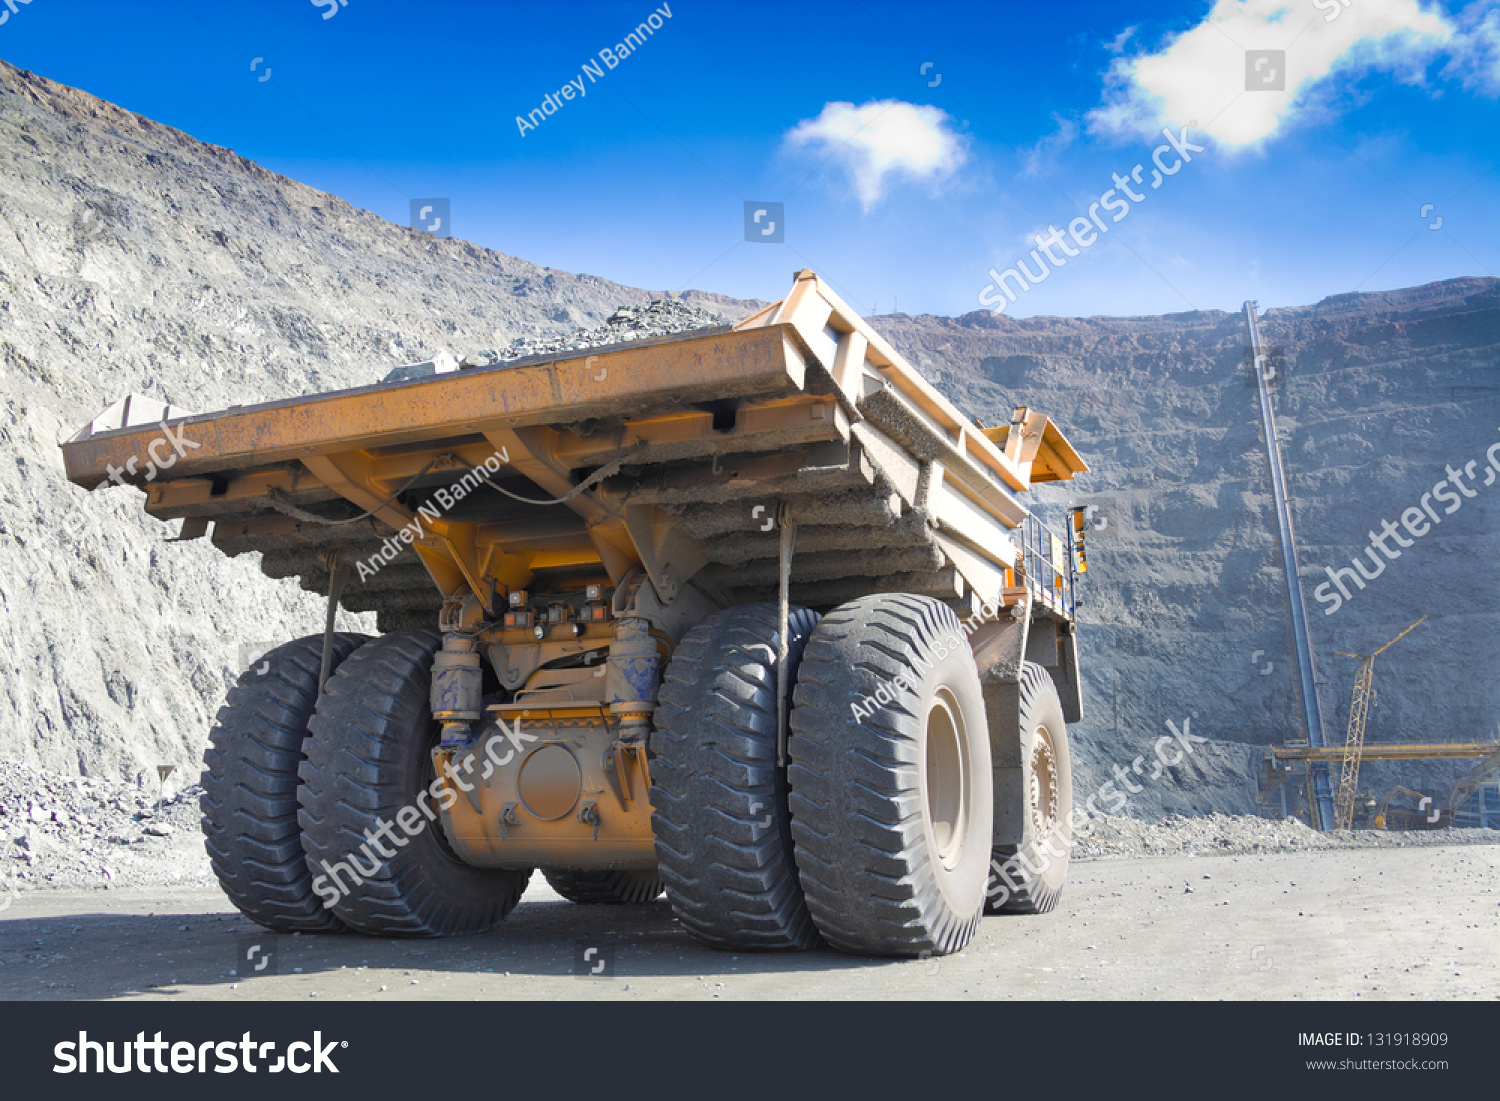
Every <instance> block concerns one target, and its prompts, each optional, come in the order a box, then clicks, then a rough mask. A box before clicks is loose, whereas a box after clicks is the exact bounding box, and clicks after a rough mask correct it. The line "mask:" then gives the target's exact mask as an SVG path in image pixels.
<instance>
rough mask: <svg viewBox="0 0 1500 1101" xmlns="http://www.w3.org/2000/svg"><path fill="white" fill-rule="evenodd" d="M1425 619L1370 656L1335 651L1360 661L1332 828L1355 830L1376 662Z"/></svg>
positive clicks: (1355, 676) (1351, 704)
mask: <svg viewBox="0 0 1500 1101" xmlns="http://www.w3.org/2000/svg"><path fill="white" fill-rule="evenodd" d="M1426 618H1427V617H1426V616H1425V615H1424V616H1423V617H1422V618H1421V619H1419V620H1417V622H1416V623H1413V624H1412V625H1411V626H1410V627H1408V628H1407V629H1406V630H1404V631H1402V632H1401V633H1400V634H1399V635H1397V636H1396V637H1395V638H1393V639H1391V641H1389V642H1387V643H1386V644H1385V645H1384V646H1382V647H1381V648H1380V649H1378V650H1376V651H1375V652H1374V653H1373V654H1347V653H1345V652H1344V651H1342V650H1335V651H1334V653H1336V654H1338V655H1339V656H1340V657H1345V658H1359V659H1360V667H1359V671H1358V672H1356V673H1355V674H1354V698H1353V700H1351V701H1350V704H1349V732H1348V733H1347V734H1346V735H1345V737H1344V767H1343V769H1342V771H1341V772H1340V773H1339V790H1338V795H1337V796H1336V797H1335V798H1334V802H1333V822H1334V829H1338V830H1347V829H1353V828H1354V796H1355V791H1356V789H1357V788H1358V787H1359V760H1360V756H1361V755H1362V753H1363V751H1364V747H1365V720H1366V719H1367V718H1369V715H1370V705H1371V704H1373V703H1374V702H1375V689H1374V687H1373V683H1374V680H1375V659H1376V658H1378V657H1379V656H1380V655H1381V654H1383V653H1385V652H1386V651H1387V650H1389V649H1390V648H1391V647H1392V646H1394V645H1396V643H1398V642H1400V641H1401V640H1402V639H1403V638H1405V637H1406V636H1407V635H1408V634H1410V633H1411V632H1412V631H1413V630H1414V629H1415V628H1416V627H1417V626H1418V624H1420V623H1422V622H1423V621H1424V620H1426Z"/></svg>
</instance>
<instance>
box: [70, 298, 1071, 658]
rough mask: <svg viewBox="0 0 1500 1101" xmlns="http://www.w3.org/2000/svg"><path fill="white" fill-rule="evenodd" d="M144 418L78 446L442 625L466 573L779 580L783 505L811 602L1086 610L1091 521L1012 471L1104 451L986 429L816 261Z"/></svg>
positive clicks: (744, 582)
mask: <svg viewBox="0 0 1500 1101" xmlns="http://www.w3.org/2000/svg"><path fill="white" fill-rule="evenodd" d="M120 420H121V426H120V427H110V426H109V424H108V422H105V423H101V422H98V421H96V422H94V423H93V424H91V425H89V426H88V427H86V428H85V429H84V430H83V431H81V432H80V433H79V434H78V435H77V436H76V437H75V438H74V439H73V440H71V441H70V442H69V443H67V444H66V445H64V448H63V451H64V456H65V462H66V467H67V473H68V477H69V479H70V480H71V481H73V482H75V483H76V484H79V485H82V486H86V487H90V488H93V487H96V486H99V485H100V484H101V483H104V482H107V481H110V480H113V481H115V482H124V483H130V484H134V485H137V486H139V487H141V488H143V489H144V490H145V491H146V494H147V499H146V510H147V511H148V512H149V513H151V515H153V516H156V517H158V518H159V519H161V520H173V519H181V520H183V521H184V525H183V530H182V533H181V535H180V538H182V539H190V538H198V537H202V536H204V535H208V534H209V528H210V524H211V525H212V531H211V536H210V537H211V539H212V541H213V543H214V545H215V546H217V547H218V548H219V549H220V550H222V551H223V552H224V553H226V554H229V555H239V554H243V553H245V552H247V551H259V552H261V554H262V556H263V557H262V560H261V567H262V569H263V570H264V571H265V572H266V573H267V574H268V575H270V576H272V577H297V578H299V579H300V582H301V584H302V586H303V587H304V588H306V589H309V590H313V591H317V592H326V591H327V590H328V588H329V584H330V565H331V564H332V563H336V562H338V561H342V562H343V563H344V564H345V565H347V566H349V567H350V569H351V570H357V573H358V578H357V580H356V579H352V578H351V582H350V584H349V585H348V586H347V587H346V588H345V589H344V591H343V594H342V603H343V605H344V607H346V608H348V609H349V610H351V611H356V612H358V611H375V612H377V613H378V614H379V623H380V627H381V630H383V631H391V630H395V629H398V628H401V627H404V626H427V625H431V624H434V623H435V622H436V621H437V617H438V613H439V611H440V609H441V608H442V606H443V602H444V600H445V598H448V597H454V596H462V595H467V594H468V593H470V592H472V593H473V594H474V595H476V596H478V597H479V598H480V600H481V601H484V602H486V603H489V602H491V601H493V599H494V595H495V587H496V585H497V584H501V585H504V586H506V587H510V588H535V589H538V590H541V589H545V588H546V587H547V586H548V585H549V584H550V583H551V582H552V581H557V582H558V583H563V582H571V581H573V580H576V579H578V578H580V577H589V576H600V575H604V574H607V575H608V577H609V579H610V580H611V581H614V582H619V581H620V580H621V578H623V577H624V576H625V575H627V574H628V573H629V572H630V571H631V570H632V569H634V568H636V567H641V568H644V569H645V570H646V572H647V573H648V574H649V576H650V578H651V580H652V582H653V583H654V584H655V586H656V588H657V590H658V592H659V593H660V594H661V596H662V598H663V599H664V600H671V599H672V598H673V596H674V594H676V593H677V592H679V591H680V590H681V588H682V586H684V585H685V584H687V583H689V582H691V583H692V584H693V585H695V586H696V587H698V588H699V589H700V590H702V591H703V592H704V593H706V594H708V595H709V596H710V597H712V598H714V599H716V600H718V601H719V602H721V603H724V604H738V603H745V602H749V601H754V600H761V599H775V597H776V593H777V589H778V582H779V577H778V553H779V546H780V534H779V532H778V527H780V526H781V525H784V524H795V526H796V535H795V554H794V556H793V558H792V562H791V579H790V580H791V599H792V600H793V601H795V602H796V603H799V604H802V605H806V606H809V607H813V608H824V607H829V606H832V605H836V604H839V603H841V602H844V601H847V600H850V599H853V598H855V597H858V596H862V595H865V594H868V593H874V592H913V593H925V594H929V595H932V596H935V597H938V598H940V599H943V600H948V601H956V602H959V606H960V607H972V608H973V609H974V610H976V611H977V609H978V608H979V606H980V605H981V604H982V603H989V604H991V605H1001V604H1005V603H1014V602H1016V601H1018V600H1020V599H1022V598H1024V597H1027V596H1028V595H1029V597H1030V600H1031V603H1032V605H1033V607H1034V608H1035V609H1036V610H1038V611H1044V610H1050V614H1051V615H1052V616H1054V617H1055V618H1060V619H1068V618H1071V616H1072V607H1073V604H1072V592H1071V586H1072V576H1073V572H1074V569H1075V566H1076V563H1075V561H1074V559H1073V544H1072V540H1071V539H1070V538H1067V539H1058V538H1057V537H1056V536H1054V535H1052V534H1051V533H1048V532H1046V531H1045V530H1044V529H1042V528H1040V527H1039V526H1038V525H1036V523H1035V521H1034V520H1032V519H1031V517H1030V516H1029V512H1028V510H1027V508H1026V507H1025V506H1024V505H1023V504H1022V503H1021V502H1020V501H1019V500H1018V498H1017V496H1016V495H1017V494H1018V493H1020V492H1024V491H1025V490H1027V489H1029V488H1030V486H1031V484H1032V483H1033V482H1042V481H1052V480H1059V479H1067V478H1071V477H1073V475H1074V474H1076V473H1079V472H1081V471H1085V470H1086V469H1087V467H1086V466H1085V464H1084V463H1083V461H1082V460H1081V459H1080V458H1079V456H1078V454H1077V453H1076V452H1075V451H1074V450H1073V448H1072V447H1071V446H1070V445H1069V443H1068V442H1067V440H1066V439H1065V438H1064V437H1063V435H1062V433H1061V432H1060V431H1059V430H1058V429H1057V428H1056V427H1055V426H1054V425H1053V424H1052V423H1051V422H1050V421H1049V420H1048V419H1047V418H1046V417H1045V416H1043V415H1041V414H1038V413H1033V412H1030V411H1029V410H1027V409H1026V408H1025V407H1021V408H1019V409H1018V410H1017V411H1016V415H1015V417H1014V419H1013V420H1012V423H1010V424H1009V425H1002V426H999V427H996V428H982V427H981V426H979V425H978V424H977V423H976V422H975V421H974V420H973V419H972V418H970V417H967V416H965V415H964V414H962V413H961V412H960V411H959V410H958V409H957V408H955V407H954V406H953V405H952V403H950V402H949V401H948V400H947V399H946V398H944V397H943V396H942V395H940V394H939V393H938V392H937V391H936V390H934V389H933V387H932V386H931V385H930V384H929V383H927V382H926V381H925V380H924V379H923V378H922V377H921V376H920V375H919V374H918V373H917V372H916V371H915V370H914V369H913V368H912V367H911V366H910V365H909V364H907V363H906V362H905V361H903V360H902V359H901V357H900V356H899V355H897V353H896V352H895V351H894V350H893V349H892V348H891V347H890V345H888V344H887V343H886V342H885V341H884V340H883V339H881V337H880V336H879V335H878V334H877V333H875V332H874V331H873V330H872V329H871V328H870V327H869V326H868V325H866V324H865V323H864V322H863V321H862V320H861V319H860V318H859V317H858V316H857V315H856V314H855V313H854V312H853V311H852V310H850V309H849V308H848V307H847V306H846V305H845V304H844V303H843V302H842V301H841V300H840V299H839V298H838V297H837V296H836V295H835V294H834V293H833V292H832V291H831V290H830V289H829V288H828V287H827V286H826V285H825V284H824V283H823V282H822V281H820V280H819V279H818V278H817V277H816V276H815V275H814V274H813V273H811V272H809V271H803V272H800V273H798V275H797V276H796V281H795V283H794V285H793V287H792V290H791V292H790V293H789V294H788V295H787V297H786V298H785V299H783V300H782V301H780V302H777V303H775V304H774V305H772V306H769V307H767V308H766V309H764V310H762V311H760V312H759V313H757V314H755V315H754V316H752V317H750V318H747V319H746V320H744V321H742V322H740V323H739V324H737V325H734V326H724V327H718V328H712V329H701V330H696V331H693V332H688V333H683V334H679V335H676V336H671V337H664V338H660V339H652V340H642V341H637V342H634V343H629V344H623V345H617V346H612V347H607V348H599V349H595V350H593V351H590V352H588V353H587V354H575V355H570V356H564V357H551V358H533V359H529V360H521V361H516V362H511V363H506V364H500V365H496V366H492V367H477V368H470V369H465V370H462V371H459V372H454V373H449V374H443V375H437V376H434V377H432V378H425V379H418V380H412V381H406V382H395V383H385V384H380V385H374V386H366V387H361V388H358V389H353V390H343V391H338V392H334V393H325V394H316V395H312V396H309V397H304V398H295V399H290V400H286V401H277V402H270V403H267V404H263V405H255V406H246V407H240V408H231V409H228V410H225V411H223V412H219V413H211V414H206V415H200V416H180V417H169V419H167V420H165V421H164V422H162V423H161V424H157V423H151V424H145V425H133V424H129V423H128V421H129V418H128V417H121V418H120ZM168 429H170V432H167V430H168ZM164 436H165V437H166V438H167V440H168V442H170V441H171V440H174V439H175V440H177V441H178V442H177V443H176V444H175V450H174V449H173V447H168V446H166V445H165V444H164V443H163V439H164ZM178 452H180V453H181V454H180V457H179V456H178V455H177V453H178ZM167 458H171V460H172V461H171V462H170V465H167V463H166V462H165V460H166V459H167ZM486 464H488V465H486ZM476 471H477V472H479V473H477V474H476ZM481 475H482V477H481ZM580 487H582V488H580ZM366 514H368V515H366ZM356 518H357V519H356Z"/></svg>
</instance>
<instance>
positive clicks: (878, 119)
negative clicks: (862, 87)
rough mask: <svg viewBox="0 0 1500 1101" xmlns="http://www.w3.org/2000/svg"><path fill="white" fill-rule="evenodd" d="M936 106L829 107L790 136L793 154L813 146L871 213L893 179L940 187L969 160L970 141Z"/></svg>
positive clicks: (877, 104)
mask: <svg viewBox="0 0 1500 1101" xmlns="http://www.w3.org/2000/svg"><path fill="white" fill-rule="evenodd" d="M951 123H952V120H951V119H950V118H949V117H948V116H947V115H946V114H945V113H944V112H942V111H940V110H939V109H938V108H936V107H925V106H919V105H917V104H913V103H903V102H901V101H900V100H896V99H882V100H874V101H872V102H870V103H862V104H860V105H859V106H858V107H856V106H855V105H854V104H852V103H828V104H825V105H824V107H823V110H822V113H821V114H819V115H818V117H817V118H812V119H804V120H803V121H801V122H799V123H798V124H797V125H796V126H794V127H793V128H792V129H791V130H790V131H788V132H787V135H786V145H787V147H788V148H789V149H804V148H809V147H811V148H812V149H813V150H814V151H815V152H817V153H818V154H819V155H822V156H825V157H826V158H827V159H828V160H829V161H830V162H833V163H836V164H837V165H838V166H839V167H841V168H842V169H843V170H844V172H845V173H846V174H847V175H848V176H849V180H850V182H851V183H852V184H853V185H854V192H855V194H856V195H857V196H858V197H859V201H860V205H861V206H863V207H864V209H865V210H867V211H868V210H869V209H870V208H871V207H873V206H874V205H875V204H876V203H878V202H879V201H880V200H881V199H883V198H884V197H885V194H886V190H887V187H888V186H889V184H890V183H891V181H893V180H897V179H903V178H904V179H910V180H918V181H922V182H925V183H937V182H940V181H941V180H943V179H944V178H946V177H947V176H949V175H951V174H952V173H953V172H954V170H955V169H957V168H958V166H959V165H961V164H963V163H964V161H965V159H966V158H967V157H968V150H967V142H966V140H965V139H964V137H963V135H961V134H958V133H956V132H955V131H954V130H953V129H952V127H951Z"/></svg>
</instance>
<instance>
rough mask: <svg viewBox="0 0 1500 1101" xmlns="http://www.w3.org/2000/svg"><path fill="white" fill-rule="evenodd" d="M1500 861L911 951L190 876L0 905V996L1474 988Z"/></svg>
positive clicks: (651, 995)
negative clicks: (376, 906)
mask: <svg viewBox="0 0 1500 1101" xmlns="http://www.w3.org/2000/svg"><path fill="white" fill-rule="evenodd" d="M1497 864H1500V847H1496V846H1493V845H1465V846H1454V847H1425V848H1403V849H1387V850H1353V851H1332V852H1308V853H1295V854H1269V855H1242V856H1221V857H1187V856H1174V857H1155V858H1145V859H1134V860H1102V861H1093V862H1089V863H1082V864H1078V865H1075V867H1074V869H1073V871H1072V874H1071V877H1070V882H1069V885H1068V889H1067V892H1066V894H1065V895H1064V899H1063V904H1062V905H1061V906H1060V907H1059V909H1058V910H1057V911H1055V912H1054V913H1052V914H1049V915H1045V916H1041V917H1029V918H1028V917H995V918H986V919H985V920H984V921H983V922H982V923H981V926H980V931H979V934H978V936H976V938H975V939H974V941H973V943H971V944H970V946H969V947H968V949H967V950H966V951H964V952H963V953H962V954H961V955H958V956H952V957H946V958H943V959H930V960H908V961H890V960H864V959H855V958H851V957H848V956H843V955H840V954H838V953H836V952H832V951H828V950H819V951H814V952H807V953H801V954H795V955H749V954H741V955H738V956H735V955H728V954H724V953H720V952H714V951H710V950H709V949H706V948H703V947H701V946H699V945H698V944H697V943H696V942H694V941H693V940H691V939H690V938H689V937H688V936H687V935H686V934H685V933H683V932H682V931H681V929H680V928H679V927H678V926H677V925H676V923H675V922H674V921H673V918H672V914H671V910H670V909H669V908H668V906H667V904H666V902H665V901H662V900H659V901H658V902H656V903H654V904H652V905H648V906H633V907H623V906H615V907H604V906H575V905H572V904H571V903H568V902H564V901H563V900H561V899H560V898H558V896H557V895H555V894H554V893H552V891H551V890H550V889H549V888H548V887H547V886H546V884H545V883H544V882H543V880H542V878H541V876H537V877H535V878H534V879H533V881H532V885H531V887H530V888H529V890H528V892H527V895H526V897H525V899H524V901H523V902H522V903H521V905H520V906H519V907H517V909H516V910H515V912H514V913H513V914H512V915H511V916H510V918H509V919H508V920H507V921H506V922H505V924H504V925H503V926H501V927H500V928H499V929H498V930H496V931H494V932H492V933H490V934H488V935H485V936H477V937H466V938H461V939H456V940H444V941H390V940H384V941H383V940H375V939H369V938H364V937H355V936H337V937H301V936H298V937H270V936H268V935H266V934H264V933H263V932H262V931H260V930H259V929H258V928H257V927H256V926H255V925H253V924H252V923H251V922H249V921H248V920H246V919H245V918H243V917H241V916H240V915H239V914H238V913H236V912H235V911H234V910H233V909H232V908H231V907H230V905H229V904H228V902H227V901H226V900H225V899H224V897H223V896H222V895H221V894H219V893H218V892H217V891H210V890H202V889H162V888H157V889H153V890H149V891H147V890H139V889H123V890H110V891H38V892H36V893H34V894H23V895H21V896H20V897H18V898H15V899H13V900H11V902H10V905H9V906H8V907H7V908H6V909H5V910H4V911H3V912H0V998H3V999H74V998H136V999H168V1000H195V999H230V1000H233V999H241V998H243V999H298V1000H302V999H312V998H322V999H335V1000H344V999H426V998H436V999H459V998H463V999H471V998H472V999H504V1000H512V999H578V998H588V999H597V998H618V999H631V998H642V999H664V998H665V999H691V998H701V999H714V998H722V999H808V998H821V999H881V998H916V999H922V998H957V999H966V998H996V999H1006V998H1014V999H1070V998H1124V999H1157V998H1162V999H1166V998H1186V999H1217V998H1226V999H1256V998H1306V999H1355V998H1363V999H1407V998H1423V999H1427V998H1436V999H1444V998H1452V999H1463V1000H1471V999H1487V1000H1488V999H1495V998H1500V874H1497ZM256 945H259V946H260V951H259V952H258V953H256V954H254V955H252V956H250V958H249V959H248V960H247V959H245V958H244V957H245V956H246V955H247V954H249V949H250V948H251V947H254V946H256ZM591 948H592V949H594V951H593V952H592V953H589V952H588V950H589V949H591ZM257 964H259V965H261V967H260V969H259V971H257V970H256V969H255V968H256V965H257ZM588 972H598V974H595V975H592V976H590V975H589V974H588Z"/></svg>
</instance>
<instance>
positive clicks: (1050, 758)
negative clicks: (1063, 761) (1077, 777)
mask: <svg viewBox="0 0 1500 1101" xmlns="http://www.w3.org/2000/svg"><path fill="white" fill-rule="evenodd" d="M1030 772H1031V779H1030V784H1029V788H1030V790H1029V791H1028V793H1027V795H1028V802H1029V803H1030V804H1031V822H1032V825H1033V826H1035V828H1036V832H1037V833H1038V834H1040V835H1044V836H1045V835H1046V834H1048V833H1050V832H1052V827H1053V825H1054V824H1055V823H1056V822H1057V804H1058V797H1059V786H1058V782H1057V753H1056V751H1055V750H1054V749H1053V748H1052V734H1051V732H1050V731H1049V730H1048V729H1047V728H1046V727H1045V726H1042V727H1038V728H1037V732H1036V741H1035V742H1034V743H1032V747H1031V769H1030Z"/></svg>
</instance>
